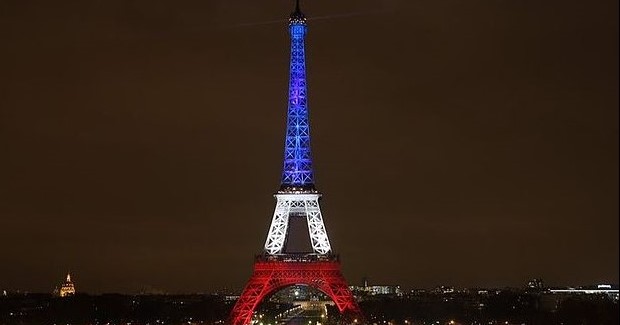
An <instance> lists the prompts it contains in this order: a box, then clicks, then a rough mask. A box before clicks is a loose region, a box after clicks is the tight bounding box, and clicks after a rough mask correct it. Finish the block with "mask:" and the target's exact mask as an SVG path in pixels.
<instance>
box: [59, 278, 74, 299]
mask: <svg viewBox="0 0 620 325" xmlns="http://www.w3.org/2000/svg"><path fill="white" fill-rule="evenodd" d="M54 293H55V294H56V295H58V296H59V297H67V296H73V295H75V285H74V284H73V281H71V274H70V273H67V278H66V279H65V282H64V283H63V284H62V285H61V286H60V289H57V290H54Z"/></svg>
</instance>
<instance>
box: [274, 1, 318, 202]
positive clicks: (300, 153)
mask: <svg viewBox="0 0 620 325" xmlns="http://www.w3.org/2000/svg"><path fill="white" fill-rule="evenodd" d="M289 31H290V34H291V64H290V79H289V88H288V111H287V120H286V140H285V142H284V168H283V170H282V188H281V189H282V190H286V189H288V188H304V189H311V188H313V187H314V175H313V172H312V155H311V152H310V123H309V121H308V98H307V94H308V88H307V85H306V49H305V42H304V37H305V35H306V19H305V17H304V16H303V14H302V13H301V11H299V6H298V7H297V9H296V10H295V12H294V13H293V14H292V15H291V18H290V19H289Z"/></svg>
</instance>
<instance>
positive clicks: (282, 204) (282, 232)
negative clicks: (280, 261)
mask: <svg viewBox="0 0 620 325" xmlns="http://www.w3.org/2000/svg"><path fill="white" fill-rule="evenodd" d="M276 198H277V202H276V209H275V211H273V218H272V219H271V226H270V227H269V234H267V241H266V242H265V252H267V253H268V254H272V255H273V254H280V253H282V250H283V249H284V241H285V240H286V229H287V228H288V217H289V213H290V210H291V201H290V200H287V199H284V198H281V197H278V196H277V195H276Z"/></svg>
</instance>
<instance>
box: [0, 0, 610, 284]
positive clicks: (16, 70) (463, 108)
mask: <svg viewBox="0 0 620 325" xmlns="http://www.w3.org/2000/svg"><path fill="white" fill-rule="evenodd" d="M292 6H293V5H292V2H291V1H290V0H265V1H256V0H235V1H225V0H187V1H161V0H157V1H153V0H131V1H129V0H107V1H94V0H93V1H60V2H58V1H56V2H51V1H43V0H41V1H19V0H4V1H0V39H1V42H2V45H1V47H0V150H1V151H0V152H1V154H0V157H1V158H0V289H10V290H18V289H19V290H28V291H43V292H50V291H51V290H52V289H53V287H54V286H55V285H58V283H59V282H61V281H62V280H63V278H64V275H65V273H66V271H68V270H70V271H71V272H72V273H73V274H74V279H75V281H76V286H77V288H78V291H85V292H92V293H96V292H128V293H129V292H137V291H140V290H163V291H167V292H200V291H211V290H215V289H221V288H236V289H239V288H241V287H242V285H243V284H244V283H245V281H246V280H247V279H248V277H249V276H250V274H251V267H252V263H253V256H254V254H256V253H259V252H260V251H261V250H262V245H263V243H264V240H265V237H266V235H267V230H268V227H269V223H270V221H271V215H272V213H273V208H274V206H275V200H274V198H273V197H272V194H273V193H274V192H275V191H276V190H277V189H278V187H279V180H280V172H281V166H282V154H283V144H284V128H285V122H286V120H285V114H286V100H287V86H288V59H289V39H288V32H287V29H286V18H287V17H288V15H289V13H290V12H291V10H292ZM303 9H304V11H305V13H306V15H307V16H308V17H310V18H313V17H314V18H315V19H311V20H309V33H308V36H307V38H306V45H307V54H308V57H307V63H308V76H309V96H310V97H309V105H310V118H311V123H312V137H313V143H312V145H313V156H314V166H315V176H316V185H317V188H318V189H319V190H320V191H321V192H322V193H323V194H324V196H323V201H322V211H323V214H324V218H325V223H326V226H327V230H328V233H329V236H330V239H331V242H332V246H333V247H334V249H335V250H336V251H337V252H338V253H340V255H341V260H342V263H343V269H344V273H345V276H346V277H347V279H348V280H349V282H350V283H352V284H359V283H360V282H361V279H362V277H364V276H366V277H368V279H369V281H370V283H380V284H401V285H403V286H405V287H432V286H435V285H441V284H445V285H455V286H522V285H524V283H525V281H527V280H528V279H530V278H533V277H541V278H543V279H544V280H545V281H546V283H547V284H550V285H569V284H571V285H584V284H593V283H600V282H613V283H617V282H618V273H619V269H618V256H619V249H618V212H619V211H618V198H617V197H618V149H617V146H618V16H617V12H618V2H617V1H615V0H602V1H572V0H569V1H559V0H551V1H533V0H519V1H509V0H474V1H457V0H440V1H437V0H416V1H412V0H390V1H370V0H356V1H353V0H346V1H344V0H343V1H327V0H315V1H306V3H304V4H303Z"/></svg>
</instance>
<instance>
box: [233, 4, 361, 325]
mask: <svg viewBox="0 0 620 325" xmlns="http://www.w3.org/2000/svg"><path fill="white" fill-rule="evenodd" d="M306 28H307V27H306V18H305V17H304V15H303V13H302V12H301V11H300V9H299V0H297V5H296V8H295V11H294V12H293V13H292V14H291V16H290V18H289V31H290V35H291V62H290V83H289V93H288V97H289V98H288V115H287V123H286V124H287V125H286V140H285V142H284V168H283V171H282V182H281V186H280V190H279V191H278V192H277V193H276V194H275V198H276V208H275V211H274V213H273V219H272V221H271V226H270V227H269V234H268V235H267V241H266V242H265V248H264V252H263V254H262V255H259V256H257V258H256V261H255V263H254V272H253V274H252V277H251V278H250V280H249V281H248V283H247V285H246V287H245V289H244V290H243V292H242V293H241V296H240V297H239V300H238V301H237V303H236V305H235V306H234V308H233V310H232V312H231V314H230V320H229V323H231V324H232V325H247V324H250V322H251V320H252V314H253V312H254V310H255V309H256V307H257V306H258V304H259V303H260V302H261V301H262V300H263V299H264V298H265V297H268V296H269V295H271V294H273V293H275V292H276V291H278V290H280V289H283V288H285V287H288V286H292V285H307V286H310V287H313V288H315V289H318V290H320V291H322V292H323V293H325V294H326V295H327V296H329V297H330V298H331V299H332V300H333V301H334V303H335V304H336V306H337V307H338V309H339V310H340V312H341V313H342V314H343V315H345V318H347V319H348V320H349V321H351V322H361V321H362V314H361V312H360V309H359V307H358V305H357V303H356V302H355V299H354V298H353V295H352V294H351V291H349V288H348V286H347V282H346V280H345V278H344V277H343V276H342V273H341V271H340V262H339V260H338V257H337V256H336V255H335V254H334V253H333V251H332V248H331V245H330V243H329V238H328V237H327V231H326V229H325V225H324V224H323V217H322V215H321V209H320V208H319V198H320V197H321V194H320V193H319V192H318V191H317V190H316V189H315V187H314V176H313V171H312V157H311V153H310V125H309V123H308V102H307V89H306V57H305V47H304V37H305V35H306ZM291 218H305V219H306V221H307V224H308V232H309V235H310V243H311V245H312V252H310V253H288V252H286V249H285V246H286V242H287V234H288V233H287V230H288V225H289V220H290V219H291Z"/></svg>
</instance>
